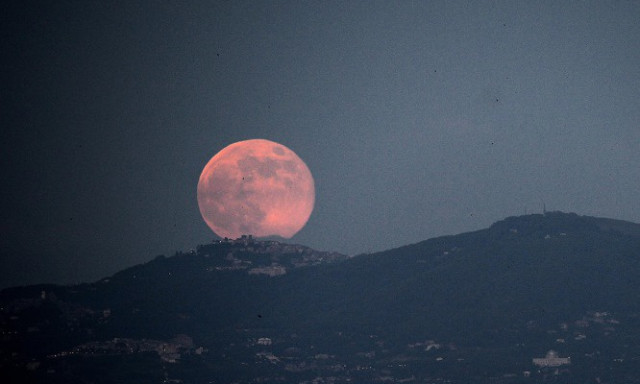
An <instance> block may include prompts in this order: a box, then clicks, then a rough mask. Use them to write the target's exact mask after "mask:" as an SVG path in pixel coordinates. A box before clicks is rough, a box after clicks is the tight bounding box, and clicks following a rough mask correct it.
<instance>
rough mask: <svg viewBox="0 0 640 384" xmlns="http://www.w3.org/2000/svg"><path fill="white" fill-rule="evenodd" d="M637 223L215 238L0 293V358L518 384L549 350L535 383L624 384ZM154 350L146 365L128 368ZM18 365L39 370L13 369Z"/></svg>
mask: <svg viewBox="0 0 640 384" xmlns="http://www.w3.org/2000/svg"><path fill="white" fill-rule="evenodd" d="M638 228H640V225H638V224H635V223H630V222H622V221H619V220H613V219H602V218H594V217H589V216H578V215H576V214H568V213H561V212H547V213H545V214H541V215H526V216H517V217H509V218H506V219H504V220H501V221H498V222H496V223H494V224H493V225H491V226H490V227H488V228H486V229H482V230H478V231H473V232H467V233H463V234H459V235H451V236H442V237H437V238H432V239H428V240H425V241H421V242H418V243H415V244H410V245H407V246H403V247H399V248H395V249H390V250H387V251H383V252H377V253H373V254H362V255H358V256H354V257H347V256H344V255H340V254H337V253H329V252H319V251H314V250H312V249H310V248H308V247H304V246H301V245H291V244H285V243H279V242H270V241H266V242H264V241H257V240H254V239H252V238H250V237H244V238H241V239H237V240H232V241H220V242H215V243H212V244H207V245H202V246H199V247H198V248H197V249H195V250H193V251H192V252H189V253H177V254H176V255H174V256H172V257H164V256H159V257H157V258H155V259H153V260H151V261H149V262H147V263H144V264H140V265H137V266H134V267H131V268H127V269H125V270H123V271H121V272H118V273H116V274H114V275H113V276H111V277H108V278H104V279H101V280H99V281H97V282H95V283H89V284H80V285H75V286H56V285H42V286H31V287H22V288H11V289H5V290H2V291H0V306H1V307H2V310H1V311H0V313H1V317H0V324H2V331H3V332H4V334H5V336H4V340H3V342H2V344H0V358H1V360H0V361H1V363H0V364H1V365H2V367H3V370H4V371H7V372H10V371H11V372H13V373H16V374H20V375H23V377H26V378H27V379H28V378H32V379H33V380H32V382H43V380H44V379H43V378H46V382H56V381H55V380H57V379H59V380H60V382H64V380H67V381H69V380H71V381H73V380H77V379H78V378H83V379H87V378H86V377H84V376H82V373H81V372H85V371H86V369H87V367H88V366H92V364H94V362H95V361H102V360H104V359H115V358H116V357H117V358H118V359H119V360H118V362H112V363H113V364H115V365H116V366H118V367H120V368H122V369H133V368H134V367H137V364H152V365H153V364H156V365H157V364H161V365H162V366H164V367H165V368H164V369H165V370H169V371H171V372H173V373H172V375H174V376H175V377H180V380H182V381H183V382H200V381H198V380H195V379H193V378H191V379H188V377H190V376H189V374H188V372H192V373H193V372H197V373H193V374H195V375H196V376H197V377H204V376H207V375H209V376H211V377H216V380H218V381H223V382H226V381H237V382H257V381H262V382H278V379H277V378H278V377H281V378H282V377H286V378H287V380H288V381H291V380H293V381H295V380H298V381H299V382H303V381H305V380H307V381H308V380H311V379H313V377H312V376H313V375H316V376H317V375H318V374H320V375H321V377H325V378H329V377H333V379H331V380H333V381H331V380H329V381H331V382H372V381H379V379H381V378H382V377H384V376H385V374H386V373H385V372H387V371H389V366H390V364H391V365H392V366H393V367H394V368H393V369H392V370H391V371H392V372H393V375H392V376H393V377H394V378H395V379H397V380H404V379H408V378H410V377H411V376H413V377H414V380H413V381H416V382H440V381H438V380H440V379H441V380H449V381H452V382H466V381H465V380H470V379H473V381H475V382H495V381H496V380H497V378H500V380H501V381H502V382H521V380H524V375H525V373H524V372H529V373H528V375H530V376H531V375H533V377H534V379H536V380H537V381H535V382H542V381H544V380H547V379H545V377H547V375H548V374H549V372H548V371H547V370H546V369H542V368H540V367H538V368H536V366H532V361H533V360H532V359H533V358H535V357H536V356H537V357H541V356H544V355H545V353H546V351H548V350H549V349H557V350H559V352H560V353H562V354H564V355H572V360H571V361H572V363H571V366H569V367H563V368H562V370H559V371H558V373H557V374H555V375H551V376H548V377H552V378H555V379H558V378H559V377H563V378H564V379H573V380H577V379H583V378H591V379H594V378H595V377H600V378H601V379H602V377H610V378H615V379H616V380H619V381H620V380H622V381H627V382H639V381H640V378H638V377H634V376H629V373H628V372H629V370H630V369H631V368H633V367H635V363H634V361H636V360H634V358H637V359H638V360H640V349H639V348H636V347H635V345H636V343H633V342H632V340H633V339H634V338H635V336H636V335H637V334H640V320H639V319H640V302H638V300H637V297H640V279H638V278H637V276H639V273H640V236H639V235H638V233H639V232H638ZM585 324H586V326H585ZM181 335H182V336H181ZM42 340H48V341H49V342H48V343H47V344H46V345H42ZM145 340H147V341H145ZM149 340H150V341H149ZM558 340H562V342H560V341H558ZM163 343H165V344H166V345H171V348H170V349H171V351H173V352H172V353H171V354H166V353H165V352H164V351H166V348H165V347H161V346H162V345H163ZM435 345H438V346H439V347H438V348H436V347H435ZM127 348H129V349H132V350H138V351H140V352H135V353H133V352H126V351H128V350H127ZM154 348H155V349H154ZM158 348H165V350H162V351H156V349H158ZM167 348H168V347H167ZM199 348H202V349H199ZM92 350H99V351H101V352H100V353H99V358H96V359H97V360H92V359H94V358H92V357H91V356H92V355H91V354H90V352H89V351H92ZM196 350H198V351H200V352H199V353H196V352H195V351H196ZM435 350H438V351H439V352H438V353H439V355H438V356H432V354H433V353H435V352H434V351H435ZM74 351H76V352H74ZM154 351H156V352H157V356H158V357H157V358H158V359H159V360H154V359H151V360H144V363H142V362H140V361H139V359H142V357H143V356H148V353H152V354H153V353H156V352H154ZM204 351H206V352H204ZM313 351H315V352H313ZM125 352H126V353H125ZM174 352H175V353H174ZM427 352H429V353H427ZM596 352H597V354H596ZM13 354H15V355H13ZM316 355H319V356H322V357H320V358H316V357H312V356H316ZM52 356H53V357H52ZM74 356H81V357H82V359H84V360H82V361H81V362H77V361H76V360H74V359H75V357H74ZM175 356H182V357H178V358H176V357H175ZM230 356H233V357H230ZM325 356H326V357H325ZM488 356H492V358H489V357H488ZM589 356H591V357H589ZM594 356H595V357H594ZM605 357H606V358H605ZM436 358H441V359H445V360H446V361H449V363H443V364H439V363H438V364H439V365H433V362H434V361H439V362H442V361H443V360H435V359H436ZM70 359H71V360H70ZM101 359H102V360H101ZM145 359H146V357H145ZM167 359H169V360H171V361H173V362H171V361H168V360H167ZM603 359H604V360H603ZM614 359H622V361H623V362H624V361H627V363H626V364H624V363H620V362H619V363H620V364H618V365H614V366H610V364H611V361H613V360H614ZM404 360H406V361H407V362H409V363H398V361H404ZM605 360H606V361H605ZM33 361H38V362H39V364H41V367H42V368H34V369H33V370H29V369H28V368H27V366H28V364H29V362H33ZM72 361H73V363H72ZM498 361H499V362H500V363H498ZM560 361H564V360H560ZM391 362H393V363H391ZM420 362H422V363H420ZM595 363H597V364H595ZM61 364H62V365H64V366H69V367H71V368H69V369H68V371H64V372H67V373H65V374H62V373H60V372H61V371H60V370H61ZM65 364H66V365H65ZM69 364H71V365H69ZM74 364H77V367H79V368H77V369H76V368H73V367H75V365H74ZM167 364H171V365H167ZM265 364H266V365H265ZM363 364H366V365H363ZM403 364H404V365H403ZM421 364H422V365H421ZM487 364H490V368H487V366H486V365H487ZM594 364H595V365H594ZM598 364H599V365H598ZM603 364H604V365H603ZM31 366H33V365H31ZM187 366H188V367H189V368H188V369H187V368H185V367H187ZM363 366H367V367H369V368H367V369H365V370H363V369H361V368H362V367H363ZM407 366H410V367H412V371H411V373H412V374H411V375H409V374H407V375H406V376H403V375H404V373H408V372H407ZM601 366H606V369H604V368H602V369H600V368H597V367H601ZM39 367H40V366H39ZM82 367H84V368H82ZM206 367H209V368H206ZM211 367H216V368H215V369H213V368H211ZM339 367H342V368H339ZM358 367H360V368H358ZM385 367H386V368H385ZM45 368H46V369H45ZM81 368H82V369H81ZM83 369H84V371H83ZM185 369H186V370H185ZM598 369H600V370H598ZM49 370H54V371H55V372H57V373H56V374H47V373H46V372H48V371H49ZM242 372H244V373H242ZM403 372H404V373H403ZM461 372H463V373H464V375H462V376H461ZM514 372H518V374H517V377H516V378H514V377H512V376H508V377H510V378H511V379H505V377H504V375H513V374H515V373H514ZM532 372H533V373H532ZM606 372H608V373H606ZM605 373H606V375H609V376H606V375H605ZM198 375H200V376H198ZM282 375H285V376H282ZM465 375H466V376H465ZM598 375H599V376H598ZM225 377H226V378H227V379H224V378H225ZM139 379H140V378H139V377H138V380H139ZM636 379H637V380H636ZM91 380H96V379H95V377H93V378H92V379H91ZM189 380H191V381H189ZM327 380H328V379H327ZM327 380H325V382H326V381H327ZM612 380H613V379H612ZM634 380H636V381H634ZM25 382H28V380H27V381H25ZM104 382H110V381H108V380H107V381H104ZM113 382H115V381H113ZM118 382H122V378H120V379H118ZM156 382H157V381H156ZM525 382H527V381H526V380H525ZM528 382H531V381H528ZM550 382H553V381H550ZM614 382H615V381H614Z"/></svg>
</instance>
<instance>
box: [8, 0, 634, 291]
mask: <svg viewBox="0 0 640 384" xmlns="http://www.w3.org/2000/svg"><path fill="white" fill-rule="evenodd" d="M13 3H14V4H13V5H5V7H3V12H2V16H1V22H0V30H1V32H2V34H1V37H0V39H1V44H2V45H1V49H2V52H3V54H2V57H3V58H2V61H1V64H2V66H1V68H2V70H1V73H2V92H0V104H1V106H0V108H1V116H0V119H1V120H0V123H1V126H2V130H1V132H2V133H1V137H0V141H1V143H2V149H1V151H2V172H3V177H2V178H3V194H2V211H3V212H2V215H1V217H2V219H1V220H2V221H1V227H0V230H1V231H2V232H1V233H2V234H1V235H0V236H1V244H0V245H1V247H2V256H1V259H0V260H1V261H2V263H3V266H2V274H3V275H4V276H3V278H2V279H3V280H2V284H5V285H6V284H19V283H24V282H30V283H32V282H36V281H44V280H49V281H63V282H70V281H91V280H95V279H98V278H100V277H104V276H107V275H109V274H111V273H113V272H116V271H117V270H119V269H122V268H124V267H127V266H131V265H134V264H137V263H141V262H145V261H148V260H150V259H151V258H153V257H154V256H156V255H158V254H166V255H170V254H173V252H175V251H176V250H189V249H190V248H193V247H195V246H196V245H197V244H201V243H206V242H209V241H211V240H212V239H213V238H214V235H213V233H212V232H211V231H210V230H209V229H208V227H207V226H206V224H205V223H204V221H203V220H202V219H201V217H200V213H199V211H198V206H197V201H196V185H197V182H198V177H199V175H200V171H201V170H202V168H203V167H204V165H205V164H206V162H207V161H208V160H209V158H210V157H212V156H213V155H214V154H215V153H216V152H218V151H219V150H220V149H222V148H223V147H225V146H226V145H228V144H230V143H232V142H235V141H238V140H244V139H250V138H265V139H269V140H273V141H277V142H280V143H282V144H284V145H286V146H288V147H289V148H291V149H293V150H294V151H295V152H296V153H297V154H298V155H299V156H300V157H301V158H302V159H303V160H305V161H306V163H307V165H308V166H309V168H310V170H311V172H312V174H313V176H314V178H315V182H316V207H315V210H314V212H313V214H312V215H311V218H310V220H309V222H308V224H307V226H306V227H305V228H304V229H303V230H302V231H301V232H299V233H298V235H296V236H295V237H294V238H293V239H291V242H296V243H302V244H305V245H309V246H311V247H314V248H316V249H320V250H333V251H339V252H343V253H348V254H357V253H363V252H371V251H377V250H383V249H388V248H393V247H397V246H401V245H405V244H408V243H414V242H418V241H421V240H425V239H427V238H430V237H434V236H439V235H445V234H456V233H460V232H464V231H469V230H475V229H481V228H484V227H486V226H488V225H490V224H491V223H493V222H494V221H497V220H500V219H502V218H504V217H506V216H512V215H520V214H523V213H525V212H529V213H532V212H539V211H541V208H542V207H541V206H542V203H541V200H544V202H545V203H546V206H547V209H548V210H562V211H571V212H576V213H578V214H583V215H594V216H606V217H612V218H618V219H624V220H630V221H635V222H640V204H639V199H638V197H639V196H638V191H640V108H639V107H640V23H638V15H640V2H638V1H579V2H578V1H576V2H574V1H473V2H472V1H464V2H459V1H449V0H448V1H424V2H420V1H414V2H409V1H402V2H391V1H389V2H380V1H335V2H328V1H291V2H280V1H276V2H266V1H264V2H256V1H224V2H213V1H201V2H195V1H192V2H173V1H155V2H154V1H144V2H135V1H121V2H110V1H109V2H107V1H104V2H87V1H77V2H68V1H55V2H46V3H48V4H42V3H45V2H23V1H20V2H13Z"/></svg>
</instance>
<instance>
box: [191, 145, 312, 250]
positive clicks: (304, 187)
mask: <svg viewBox="0 0 640 384" xmlns="http://www.w3.org/2000/svg"><path fill="white" fill-rule="evenodd" d="M314 203H315V186H314V181H313V177H312V176H311V171H309V168H308V167H307V165H306V164H305V163H304V161H302V159H300V157H298V155H296V154H295V153H294V152H293V151H292V150H291V149H289V148H287V147H285V146H284V145H282V144H278V143H275V142H273V141H269V140H263V139H253V140H246V141H239V142H237V143H233V144H231V145H229V146H227V147H225V148H224V149H222V150H221V151H220V152H218V153H217V154H216V155H215V156H213V157H212V158H211V160H209V162H208V163H207V165H206V166H205V167H204V169H203V170H202V173H201V174H200V180H199V181H198V206H199V207H200V214H202V218H203V219H204V221H205V222H206V223H207V225H208V226H209V228H211V230H212V231H213V232H215V233H216V234H217V235H218V236H220V237H227V238H230V239H235V238H238V237H240V236H241V235H253V236H256V237H265V236H280V237H283V238H285V239H288V238H291V237H292V236H293V235H295V234H296V233H297V232H298V231H300V230H301V229H302V227H304V226H305V224H306V223H307V221H308V220H309V217H310V216H311V212H312V211H313V205H314Z"/></svg>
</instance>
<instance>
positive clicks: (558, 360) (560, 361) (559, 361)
mask: <svg viewBox="0 0 640 384" xmlns="http://www.w3.org/2000/svg"><path fill="white" fill-rule="evenodd" d="M568 364H571V358H570V357H558V353H557V352H556V351H549V352H547V355H546V356H545V357H538V358H534V359H533V365H537V366H538V367H559V366H561V365H568Z"/></svg>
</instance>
